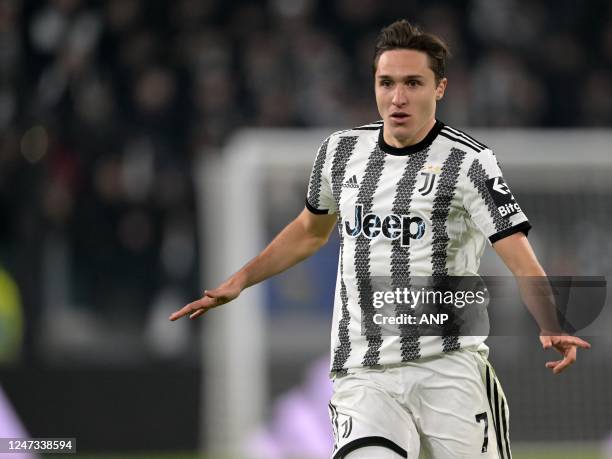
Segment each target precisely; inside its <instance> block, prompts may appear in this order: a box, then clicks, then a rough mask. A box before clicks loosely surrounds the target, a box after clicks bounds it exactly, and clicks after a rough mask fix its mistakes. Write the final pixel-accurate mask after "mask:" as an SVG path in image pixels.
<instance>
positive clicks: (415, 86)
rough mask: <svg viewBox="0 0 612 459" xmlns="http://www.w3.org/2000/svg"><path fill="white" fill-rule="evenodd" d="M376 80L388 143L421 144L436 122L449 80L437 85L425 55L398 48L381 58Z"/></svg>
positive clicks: (401, 144) (399, 145)
mask: <svg viewBox="0 0 612 459" xmlns="http://www.w3.org/2000/svg"><path fill="white" fill-rule="evenodd" d="M374 79H375V87H376V105H377V106H378V112H379V113H380V116H381V117H382V119H383V121H384V123H385V128H384V138H385V142H387V143H388V144H389V145H392V146H394V147H405V146H408V145H413V144H415V143H417V142H419V141H421V140H422V139H423V138H424V137H425V136H426V135H427V133H428V132H429V130H430V129H431V128H432V127H433V125H434V123H435V116H436V101H437V100H439V99H441V98H442V96H443V95H444V90H445V89H446V78H443V79H442V80H441V81H440V83H439V84H436V79H435V74H434V72H433V70H431V68H429V58H428V56H427V54H425V53H424V52H422V51H416V50H412V49H394V50H390V51H385V52H384V53H382V54H381V55H380V57H379V59H378V66H377V68H376V74H375V75H374Z"/></svg>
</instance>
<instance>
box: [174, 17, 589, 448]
mask: <svg viewBox="0 0 612 459" xmlns="http://www.w3.org/2000/svg"><path fill="white" fill-rule="evenodd" d="M446 57H447V47H446V45H445V44H444V42H442V40H440V39H439V38H438V37H436V36H434V35H431V34H427V33H423V32H422V31H420V30H419V29H418V28H416V27H414V26H413V25H411V24H410V23H409V22H407V21H405V20H401V21H397V22H395V23H393V24H391V25H390V26H388V27H386V28H384V29H383V30H382V31H381V33H380V35H379V38H378V41H377V44H376V50H375V57H374V67H373V68H374V84H375V94H376V103H377V106H378V111H379V113H380V115H381V117H382V121H378V122H374V123H372V124H368V125H365V126H361V127H357V128H354V129H349V130H346V131H340V132H335V133H333V134H331V135H330V136H329V137H328V138H327V139H326V140H325V141H324V142H323V144H322V145H321V147H320V149H319V151H318V154H317V156H316V160H315V162H314V166H313V169H312V173H311V176H310V182H309V187H308V192H307V198H306V208H305V209H304V210H303V211H302V213H301V214H300V215H299V216H298V217H297V218H296V219H295V220H294V221H293V222H291V223H290V224H289V225H288V226H287V227H286V228H285V229H283V231H281V232H280V234H278V236H277V237H276V238H275V239H274V240H273V241H272V242H271V243H270V244H269V245H268V247H266V248H265V249H264V250H263V251H262V252H261V253H260V254H259V255H258V256H257V257H255V258H254V259H253V260H251V261H250V262H249V263H248V264H247V265H245V266H244V267H243V268H242V269H240V270H239V271H238V272H237V273H235V274H234V275H232V276H231V277H230V278H229V279H228V280H227V281H225V282H224V283H222V284H221V285H220V286H218V287H217V288H215V289H213V290H207V291H205V292H204V296H203V297H202V298H200V299H199V300H197V301H194V302H193V303H190V304H188V305H186V306H185V307H183V308H182V309H180V310H178V311H176V312H175V313H174V314H172V315H171V316H170V320H176V319H178V318H180V317H183V316H187V315H188V316H189V317H190V318H196V317H199V316H201V315H203V314H204V313H206V312H207V311H209V310H210V309H212V308H214V307H217V306H220V305H222V304H225V303H227V302H229V301H231V300H233V299H235V298H236V297H237V296H238V295H240V292H241V291H242V290H244V289H245V288H247V287H250V286H251V285H254V284H257V283H258V282H261V281H263V280H264V279H267V278H269V277H271V276H273V275H275V274H278V273H280V272H282V271H284V270H285V269H287V268H289V267H291V266H293V265H295V264H296V263H298V262H300V261H302V260H304V259H305V258H307V257H309V256H311V255H312V254H313V253H315V252H316V251H317V250H318V249H319V248H320V247H321V246H323V245H324V244H325V243H326V242H327V241H328V238H329V236H330V233H331V231H332V230H333V228H334V226H335V225H336V224H337V225H338V229H339V232H340V254H339V264H338V277H337V284H336V293H335V301H334V313H333V322H332V348H331V374H332V379H333V387H334V395H333V397H332V400H331V403H330V405H329V409H330V417H331V422H332V425H333V428H334V437H335V447H334V451H333V458H334V459H336V458H348V459H358V458H368V459H378V458H389V459H391V458H400V457H404V458H405V457H408V458H416V457H418V456H419V454H420V453H422V454H423V455H429V456H430V457H433V458H436V459H437V458H497V457H501V458H508V459H509V458H510V457H511V451H510V443H509V434H508V427H509V424H508V423H509V411H508V405H507V402H506V400H505V397H504V394H503V391H502V388H501V386H500V383H499V381H498V380H497V378H496V376H495V373H494V371H493V369H492V368H491V366H490V364H489V363H488V361H487V355H488V348H487V346H486V345H485V344H484V340H485V338H486V337H485V336H419V334H418V333H414V330H413V329H411V328H410V327H401V326H400V330H403V332H402V333H397V334H396V335H392V336H387V335H383V333H382V331H381V327H380V326H377V325H375V324H374V323H373V322H371V321H370V322H368V324H367V325H366V327H365V328H366V331H365V333H362V323H363V321H364V320H365V319H371V318H372V316H373V312H374V310H373V293H374V291H373V290H374V289H373V282H374V279H375V278H376V279H378V278H388V279H390V280H391V284H392V285H401V284H402V282H404V283H405V282H406V281H408V282H409V280H410V279H411V278H413V277H415V276H430V277H432V278H445V277H448V276H476V275H477V271H478V266H479V262H480V257H481V255H482V252H483V250H484V247H485V244H486V241H487V240H488V241H489V243H491V244H492V245H493V248H494V249H495V251H496V252H497V253H498V255H499V256H500V257H501V258H502V260H503V261H504V263H505V264H506V266H508V268H509V269H510V271H511V272H512V273H513V274H514V275H515V276H517V277H518V278H519V285H520V286H521V293H522V294H524V293H525V292H524V291H523V290H528V288H527V287H525V286H524V285H525V283H524V282H521V281H520V279H524V278H525V277H526V276H537V277H540V278H542V277H544V276H545V273H544V271H543V269H542V267H541V266H540V264H539V263H538V261H537V259H536V257H535V255H534V253H533V251H532V249H531V246H530V244H529V242H528V240H527V237H526V236H527V233H528V231H529V229H530V227H531V225H530V224H529V222H528V220H527V217H526V216H525V214H524V213H523V211H522V210H521V208H520V206H519V205H518V203H517V202H516V201H515V199H514V197H513V195H512V193H511V192H510V189H509V188H508V186H507V184H506V183H505V182H504V180H503V177H502V173H501V171H500V169H499V166H498V163H497V160H496V158H495V156H494V154H493V152H492V151H491V150H490V149H489V148H488V147H487V146H485V145H483V144H482V143H481V142H479V141H478V140H475V139H474V138H472V137H470V136H469V135H467V134H465V133H464V132H462V131H460V130H458V129H455V128H452V127H450V126H447V125H445V124H443V123H442V122H441V121H438V120H437V119H436V116H435V115H436V104H437V103H438V101H439V100H441V99H442V98H443V97H444V91H445V89H446V86H447V79H446V77H445V63H446ZM523 296H524V297H525V296H526V295H523ZM527 306H528V307H530V305H529V304H527ZM530 310H532V308H530ZM532 313H534V316H536V319H538V316H542V315H543V316H546V312H545V311H544V312H542V313H540V314H538V312H537V311H535V310H532ZM544 323H546V321H545V320H538V324H540V325H541V328H543V329H542V331H541V336H540V340H541V342H542V345H543V347H544V348H550V347H554V348H555V349H556V350H558V351H559V352H560V353H561V354H562V358H561V359H560V360H558V361H554V362H548V363H547V364H546V367H547V368H550V369H551V370H552V371H553V372H554V373H555V374H556V373H559V372H561V371H563V370H564V369H566V368H567V367H568V366H569V365H570V364H572V363H573V362H574V361H575V360H576V350H577V348H578V347H581V348H588V347H589V346H590V345H589V344H588V343H587V342H585V341H583V340H581V339H579V338H577V337H573V336H568V335H565V334H563V333H560V332H557V330H556V329H547V327H545V326H543V325H542V324H544Z"/></svg>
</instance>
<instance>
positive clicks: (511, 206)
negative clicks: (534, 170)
mask: <svg viewBox="0 0 612 459" xmlns="http://www.w3.org/2000/svg"><path fill="white" fill-rule="evenodd" d="M485 184H486V186H487V190H488V191H489V194H490V195H491V197H492V198H493V202H494V203H495V205H496V206H497V210H498V211H499V214H500V215H501V216H502V217H512V216H513V215H516V214H518V213H520V212H522V210H521V208H520V207H519V205H518V203H517V202H516V200H515V199H514V196H513V195H512V192H511V191H510V188H508V185H507V184H506V182H504V179H503V177H494V178H491V179H489V180H487V181H486V182H485Z"/></svg>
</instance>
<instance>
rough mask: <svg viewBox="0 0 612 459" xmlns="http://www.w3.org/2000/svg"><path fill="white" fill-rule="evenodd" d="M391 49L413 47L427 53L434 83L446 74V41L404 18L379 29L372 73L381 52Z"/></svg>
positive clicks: (447, 53)
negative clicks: (434, 77) (434, 79)
mask: <svg viewBox="0 0 612 459" xmlns="http://www.w3.org/2000/svg"><path fill="white" fill-rule="evenodd" d="M392 49H414V50H416V51H422V52H424V53H425V54H427V56H428V57H429V68H431V70H432V71H433V73H434V75H435V76H436V84H437V83H439V82H440V80H441V79H442V78H444V76H445V75H446V58H447V57H449V56H450V52H449V50H448V46H447V45H446V43H444V41H442V39H441V38H440V37H438V36H436V35H433V34H430V33H425V32H423V31H421V29H419V27H418V26H415V25H412V24H411V23H410V22H408V21H407V20H405V19H400V20H399V21H395V22H394V23H393V24H391V25H388V26H387V27H384V28H383V29H382V30H381V31H380V34H379V35H378V40H376V50H375V52H374V65H373V73H374V74H375V73H376V67H377V66H378V60H379V59H380V56H381V54H382V53H384V52H385V51H389V50H392Z"/></svg>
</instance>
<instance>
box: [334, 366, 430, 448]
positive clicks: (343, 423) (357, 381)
mask: <svg viewBox="0 0 612 459" xmlns="http://www.w3.org/2000/svg"><path fill="white" fill-rule="evenodd" d="M391 377H392V376H391V375H389V374H388V373H387V372H386V370H384V369H383V370H362V371H356V372H355V373H349V374H348V375H345V376H341V377H336V378H335V379H334V382H333V386H334V394H333V396H332V399H331V401H330V404H329V412H330V419H331V423H332V427H333V431H334V452H333V456H332V457H333V459H343V458H345V457H346V458H350V457H352V456H350V455H349V453H351V452H352V451H357V450H359V449H362V448H366V447H378V448H379V451H380V448H383V449H386V450H388V451H389V452H390V453H395V455H397V456H398V457H404V458H406V457H407V458H410V459H412V458H416V457H417V455H418V451H419V436H418V433H417V431H416V428H415V426H414V421H413V419H412V417H411V416H410V413H409V412H408V411H406V410H405V408H403V407H402V406H401V405H400V403H399V402H398V401H397V400H396V399H395V398H394V397H393V396H392V395H391V393H390V392H389V391H388V390H387V389H386V388H385V385H386V383H387V382H388V380H389V378H391ZM391 457H393V456H391Z"/></svg>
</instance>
